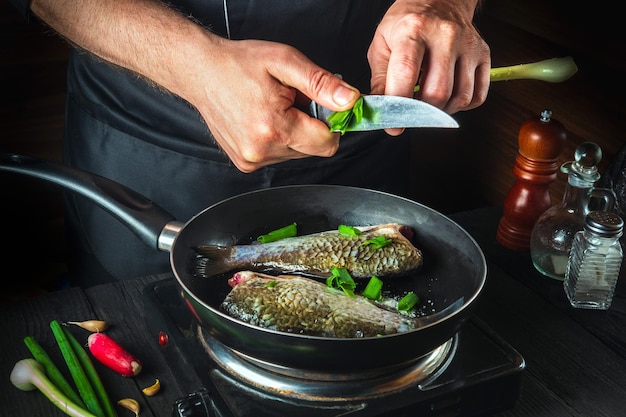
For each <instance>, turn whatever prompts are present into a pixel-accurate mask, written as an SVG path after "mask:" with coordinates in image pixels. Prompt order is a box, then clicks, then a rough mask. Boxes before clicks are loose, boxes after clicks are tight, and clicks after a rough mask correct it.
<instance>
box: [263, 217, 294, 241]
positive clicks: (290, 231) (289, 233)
mask: <svg viewBox="0 0 626 417" xmlns="http://www.w3.org/2000/svg"><path fill="white" fill-rule="evenodd" d="M297 234H298V229H297V224H296V223H295V222H294V223H291V224H290V225H288V226H285V227H281V228H280V229H276V230H272V231H271V232H269V233H267V234H265V235H261V236H259V237H258V238H257V239H256V240H257V241H258V242H261V243H269V242H275V241H277V240H281V239H285V238H287V237H294V236H296V235H297Z"/></svg>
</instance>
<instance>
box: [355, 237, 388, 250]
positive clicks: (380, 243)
mask: <svg viewBox="0 0 626 417" xmlns="http://www.w3.org/2000/svg"><path fill="white" fill-rule="evenodd" d="M391 242H392V240H391V239H387V238H386V237H385V236H376V237H374V238H372V239H370V240H366V241H365V242H363V243H361V246H365V245H372V246H373V247H374V249H380V248H382V247H384V246H387V245H389V244H390V243H391Z"/></svg>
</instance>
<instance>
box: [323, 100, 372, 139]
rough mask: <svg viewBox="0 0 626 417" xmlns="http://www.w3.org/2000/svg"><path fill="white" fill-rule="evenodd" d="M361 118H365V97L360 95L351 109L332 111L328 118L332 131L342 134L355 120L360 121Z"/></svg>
mask: <svg viewBox="0 0 626 417" xmlns="http://www.w3.org/2000/svg"><path fill="white" fill-rule="evenodd" d="M361 119H363V97H359V99H358V100H357V101H356V103H355V104H354V107H352V108H351V109H349V110H344V111H335V112H332V113H331V114H330V115H329V116H328V117H327V118H326V120H327V121H328V124H329V126H330V131H331V132H340V133H341V134H342V135H343V134H344V133H346V131H347V129H348V127H349V126H350V125H351V124H352V122H353V121H354V122H355V123H359V122H360V121H361Z"/></svg>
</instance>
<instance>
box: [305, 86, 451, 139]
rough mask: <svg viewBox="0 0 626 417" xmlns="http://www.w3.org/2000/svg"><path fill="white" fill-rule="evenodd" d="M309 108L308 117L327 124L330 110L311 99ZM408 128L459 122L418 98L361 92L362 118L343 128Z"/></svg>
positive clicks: (441, 126) (364, 129) (353, 129)
mask: <svg viewBox="0 0 626 417" xmlns="http://www.w3.org/2000/svg"><path fill="white" fill-rule="evenodd" d="M309 111H310V114H311V116H313V117H315V118H317V119H319V120H321V121H323V122H324V123H326V124H327V125H329V126H330V124H329V123H328V120H327V119H328V116H329V115H330V114H331V113H333V111H332V110H329V109H327V108H325V107H322V106H320V105H319V104H317V103H315V102H311V105H310V108H309ZM409 127H440V128H458V127H459V124H458V123H457V122H456V120H454V119H453V118H452V117H451V116H450V115H449V114H448V113H446V112H444V111H443V110H440V109H438V108H437V107H435V106H432V105H430V104H428V103H425V102H423V101H420V100H416V99H413V98H407V97H398V96H385V95H364V96H363V117H362V118H361V120H360V121H359V122H356V120H355V118H354V117H353V118H352V121H351V122H350V123H349V124H348V126H347V128H346V131H347V132H350V131H352V132H357V131H358V132H360V131H366V130H379V129H387V128H409Z"/></svg>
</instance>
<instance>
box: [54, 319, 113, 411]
mask: <svg viewBox="0 0 626 417" xmlns="http://www.w3.org/2000/svg"><path fill="white" fill-rule="evenodd" d="M50 328H51V329H52V333H53V334H54V337H55V338H56V341H57V344H58V345H59V349H60V350H61V353H62V354H63V358H64V359H65V363H66V364H67V368H68V369H69V370H70V374H71V375H72V378H73V379H74V383H75V384H76V388H78V393H79V394H80V396H81V398H82V399H83V401H84V402H85V405H86V406H87V409H88V410H89V411H90V412H91V413H93V414H95V415H97V416H100V417H104V411H103V410H102V407H101V406H100V403H99V402H98V397H97V396H96V393H95V391H94V389H93V387H92V386H91V383H90V382H89V379H88V378H87V375H86V374H85V371H84V369H83V367H82V366H81V365H80V361H79V360H78V357H77V356H76V352H74V349H73V348H72V345H71V344H70V341H69V340H68V339H67V336H66V335H65V331H63V328H62V327H61V325H60V324H59V322H58V321H56V320H53V321H51V322H50Z"/></svg>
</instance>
